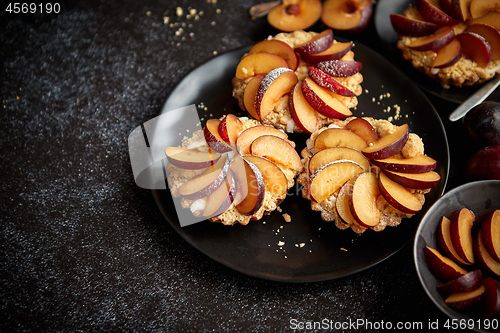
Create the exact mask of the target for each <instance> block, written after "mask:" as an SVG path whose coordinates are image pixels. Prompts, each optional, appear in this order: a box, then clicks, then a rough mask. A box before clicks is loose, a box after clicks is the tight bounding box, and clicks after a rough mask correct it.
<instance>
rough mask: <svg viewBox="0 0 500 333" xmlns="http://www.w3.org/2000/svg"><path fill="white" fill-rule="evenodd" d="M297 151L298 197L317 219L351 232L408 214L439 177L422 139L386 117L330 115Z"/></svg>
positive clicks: (393, 223) (397, 220) (415, 209)
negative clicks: (299, 165)
mask: <svg viewBox="0 0 500 333" xmlns="http://www.w3.org/2000/svg"><path fill="white" fill-rule="evenodd" d="M301 155H302V162H303V165H304V169H303V171H302V172H301V174H300V175H299V177H298V179H297V180H298V182H299V183H300V184H301V185H302V186H303V190H302V196H303V197H304V198H306V199H309V200H310V201H311V208H312V210H314V211H319V212H321V217H322V219H323V220H325V221H334V222H335V225H336V226H337V228H339V229H348V228H351V229H352V230H353V231H354V232H355V233H357V234H361V233H363V232H365V231H366V230H367V229H372V230H374V231H382V230H384V229H385V228H386V227H387V226H393V227H394V226H397V225H399V224H400V223H401V221H402V219H403V218H408V217H411V216H413V215H414V214H416V213H417V212H419V211H420V210H421V209H422V205H423V204H424V202H425V194H426V193H428V192H429V191H430V190H431V188H432V187H433V186H434V185H436V184H437V183H438V182H439V180H440V176H439V174H438V173H436V172H435V171H433V170H434V169H435V167H436V161H435V160H434V159H433V158H432V157H430V156H427V155H425V154H424V145H423V142H422V139H421V138H420V137H419V136H418V135H417V134H415V133H411V132H410V130H409V127H408V125H407V124H404V125H401V126H396V125H394V124H392V123H390V122H389V121H387V120H376V119H373V118H369V117H366V118H355V117H349V118H347V119H345V120H340V119H339V120H335V121H334V122H333V123H332V124H330V125H329V126H325V127H323V128H321V129H319V130H317V131H315V132H314V133H312V134H311V136H310V138H309V139H307V145H306V147H305V148H304V149H303V150H302V152H301Z"/></svg>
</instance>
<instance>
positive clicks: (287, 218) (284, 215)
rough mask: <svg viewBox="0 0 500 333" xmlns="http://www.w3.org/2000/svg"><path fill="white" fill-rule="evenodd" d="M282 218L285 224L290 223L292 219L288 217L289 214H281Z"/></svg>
mask: <svg viewBox="0 0 500 333" xmlns="http://www.w3.org/2000/svg"><path fill="white" fill-rule="evenodd" d="M283 218H284V219H285V221H286V222H291V221H292V217H291V216H290V214H286V213H285V214H283Z"/></svg>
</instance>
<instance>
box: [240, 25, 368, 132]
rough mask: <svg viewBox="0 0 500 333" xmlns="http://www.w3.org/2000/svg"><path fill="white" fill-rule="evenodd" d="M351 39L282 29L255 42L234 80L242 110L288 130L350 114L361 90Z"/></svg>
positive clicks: (309, 128)
mask: <svg viewBox="0 0 500 333" xmlns="http://www.w3.org/2000/svg"><path fill="white" fill-rule="evenodd" d="M353 45H354V44H353V42H339V41H337V40H335V38H334V36H333V32H332V30H331V29H327V30H324V31H322V32H320V33H316V32H305V31H303V30H297V31H294V32H291V33H280V34H278V35H276V36H274V37H269V38H268V39H266V40H264V41H261V42H259V43H257V44H256V45H254V46H253V47H252V48H251V49H250V50H249V52H248V53H247V54H245V55H244V56H243V57H242V59H241V61H240V62H239V64H238V66H237V68H236V73H235V77H234V78H233V80H232V84H233V96H234V97H235V98H236V99H237V100H238V104H239V106H240V108H241V109H243V110H245V111H247V112H248V114H249V115H250V116H251V117H253V118H255V119H257V120H259V121H260V122H261V123H262V124H265V125H272V126H274V127H276V128H278V129H282V130H284V131H286V132H288V133H291V132H305V133H312V132H314V131H316V130H317V129H319V128H321V127H322V126H324V125H328V124H330V123H332V121H333V120H334V119H344V118H346V117H349V116H351V115H352V111H351V109H353V108H355V107H356V106H357V104H358V99H357V96H359V95H360V94H361V93H362V88H361V82H362V81H363V75H362V74H361V73H360V71H361V69H362V63H361V62H359V61H356V60H354V52H353V51H352V48H353Z"/></svg>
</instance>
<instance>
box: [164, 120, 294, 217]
mask: <svg viewBox="0 0 500 333" xmlns="http://www.w3.org/2000/svg"><path fill="white" fill-rule="evenodd" d="M165 153H166V155H167V159H168V161H169V162H170V163H169V164H168V165H167V171H168V173H169V175H168V178H167V180H168V183H169V187H170V190H171V193H172V195H173V196H174V197H180V200H181V205H182V207H183V208H186V209H190V210H191V211H192V213H193V215H195V216H198V217H205V218H206V219H208V220H210V221H212V222H219V223H222V224H224V225H234V224H238V223H239V224H242V225H246V224H248V223H249V222H250V220H259V219H261V218H262V217H263V215H264V214H269V213H271V212H272V211H274V210H275V209H276V208H277V206H278V205H279V204H280V203H281V202H282V201H283V200H284V199H285V197H286V193H287V191H288V190H289V189H290V188H291V187H292V186H293V185H294V184H295V177H296V176H297V175H298V173H299V172H300V171H301V169H302V162H301V159H300V156H299V154H298V153H297V151H296V150H295V143H294V142H293V141H290V140H288V135H287V134H286V133H285V132H284V131H281V130H278V129H276V128H275V127H273V126H269V125H262V124H261V123H259V122H258V121H257V120H255V119H249V118H247V117H240V118H239V117H237V116H235V115H233V114H228V115H226V116H224V117H222V118H221V119H209V120H207V122H206V124H205V126H204V128H203V130H198V131H196V132H195V133H194V134H193V136H192V137H191V138H189V139H187V140H185V141H184V142H183V143H182V146H181V147H167V148H166V150H165Z"/></svg>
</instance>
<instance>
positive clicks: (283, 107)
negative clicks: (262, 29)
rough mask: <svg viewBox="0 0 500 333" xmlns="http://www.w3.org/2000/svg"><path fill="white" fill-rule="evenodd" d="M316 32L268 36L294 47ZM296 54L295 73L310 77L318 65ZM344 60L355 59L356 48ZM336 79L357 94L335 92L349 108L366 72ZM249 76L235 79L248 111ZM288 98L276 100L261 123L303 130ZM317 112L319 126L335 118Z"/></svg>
mask: <svg viewBox="0 0 500 333" xmlns="http://www.w3.org/2000/svg"><path fill="white" fill-rule="evenodd" d="M317 34H318V33H316V32H312V31H311V32H306V31H303V30H297V31H294V32H290V33H279V34H277V35H276V36H274V37H272V36H270V37H269V38H268V40H272V39H276V40H279V41H282V42H285V43H287V44H288V45H290V46H291V47H292V48H295V47H297V46H299V45H302V44H304V43H306V42H308V41H309V40H311V39H312V38H313V37H314V36H316V35H317ZM334 43H339V42H338V41H336V40H334ZM246 56H248V54H245V55H244V56H243V58H244V57H246ZM297 56H298V58H299V64H298V67H297V69H296V70H295V74H296V75H297V79H298V80H299V81H303V80H304V79H305V78H306V77H309V74H308V67H315V66H313V65H311V64H308V63H307V62H305V61H304V60H302V59H301V58H300V56H299V55H298V54H297ZM341 60H354V52H353V51H352V50H351V51H349V52H348V53H347V54H346V55H344V57H342V59H341ZM335 79H336V80H337V81H339V82H340V83H341V84H343V85H344V86H345V87H347V88H348V89H349V90H350V91H352V92H353V93H354V94H355V95H356V96H354V97H344V96H340V95H336V94H334V95H335V97H336V98H337V99H338V100H340V101H341V103H342V104H344V105H345V106H346V107H347V108H349V109H353V108H355V107H356V106H357V105H358V99H357V96H359V95H361V93H362V91H363V90H362V87H361V83H362V82H363V75H362V74H361V73H359V72H358V73H356V74H354V75H352V76H348V77H335ZM250 80H251V78H247V79H239V78H237V77H234V78H233V80H232V84H233V97H234V98H236V99H237V100H238V105H239V107H240V108H241V109H242V110H245V111H246V109H245V104H244V99H243V95H244V92H245V88H246V86H247V84H248V82H249V81H250ZM332 94H333V93H332ZM289 98H290V94H286V95H284V96H283V97H281V98H280V99H279V100H278V102H277V103H276V105H275V107H274V110H273V111H272V112H271V113H270V114H269V115H268V116H267V117H265V118H264V119H261V120H260V121H261V122H262V124H265V125H272V126H274V127H276V128H279V129H282V130H284V131H286V132H287V133H292V132H297V133H302V132H303V130H302V129H301V128H299V127H298V126H297V125H296V124H295V123H294V121H293V119H292V115H291V112H290V106H289ZM316 115H317V119H318V128H321V127H322V126H324V125H328V124H331V123H332V122H333V120H334V119H333V118H328V117H326V116H324V115H322V114H320V113H319V112H316Z"/></svg>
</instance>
